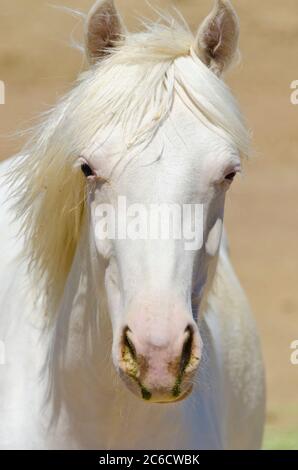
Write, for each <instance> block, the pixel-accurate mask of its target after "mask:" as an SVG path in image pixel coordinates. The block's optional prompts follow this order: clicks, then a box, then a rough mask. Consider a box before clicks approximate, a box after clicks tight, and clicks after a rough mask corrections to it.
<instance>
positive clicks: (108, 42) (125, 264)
mask: <svg viewBox="0 0 298 470" xmlns="http://www.w3.org/2000/svg"><path fill="white" fill-rule="evenodd" d="M121 29H122V26H121V21H120V20H119V18H118V16H117V12H116V10H115V7H114V4H113V2H112V0H106V1H104V2H103V1H101V0H100V1H99V2H97V3H96V5H95V7H94V9H93V10H92V11H91V13H90V15H89V18H88V27H87V37H86V39H87V41H86V42H87V52H88V57H89V59H90V61H91V62H92V63H94V62H96V61H99V60H101V58H102V55H103V54H104V53H106V52H107V49H108V47H112V46H113V45H114V40H115V39H116V40H118V41H119V38H120V37H121V34H122V33H121ZM107 32H109V34H110V35H111V37H110V38H109V37H107V36H108V34H107ZM237 39H238V23H237V19H236V16H235V13H234V10H233V9H232V7H231V5H230V3H229V2H228V1H217V2H216V6H215V8H214V10H213V12H212V13H211V15H209V17H208V18H207V19H206V20H205V22H204V23H203V24H202V26H201V28H200V29H199V32H198V36H197V38H196V40H195V44H194V45H193V52H194V51H195V52H196V53H197V55H198V56H199V57H200V59H201V61H203V62H205V64H206V65H207V66H208V67H209V68H210V69H212V71H213V72H214V74H216V75H220V73H221V72H222V71H223V70H224V69H225V68H226V67H227V66H228V65H229V63H230V62H231V61H232V59H233V56H234V55H235V52H236V49H237ZM195 52H194V53H195ZM179 61H180V66H181V67H182V68H183V69H185V68H187V67H190V64H193V58H191V57H190V56H189V57H180V58H179V59H177V60H176V63H177V66H178V65H179ZM182 62H183V63H182ZM129 73H130V69H129V68H128V69H127V74H129ZM148 73H151V70H149V71H148ZM211 75H212V74H211ZM189 76H190V77H191V76H192V71H191V70H189ZM209 78H210V75H209ZM211 78H212V77H211ZM125 80H127V83H129V77H125ZM144 80H146V79H145V76H144ZM214 80H217V79H215V77H214ZM139 86H140V85H139ZM164 92H165V91H164ZM174 92H175V91H174V89H173V93H174ZM158 93H160V90H159V92H158ZM120 99H121V97H120ZM144 99H145V95H144ZM129 105H130V103H127V106H129ZM111 111H112V110H111ZM135 112H136V115H135V116H130V119H131V120H132V121H133V120H134V119H135V120H136V121H138V120H139V119H140V116H139V115H138V110H137V109H136V110H135ZM124 114H125V113H124ZM151 118H152V119H153V120H154V119H156V121H158V122H159V126H157V127H156V132H154V134H153V136H151V138H150V140H149V141H147V143H146V145H142V142H138V143H137V144H136V143H135V142H128V141H127V133H126V132H124V130H123V127H124V126H122V125H121V124H122V123H121V122H120V123H119V125H118V127H113V128H107V129H106V131H105V132H103V131H101V132H100V134H99V135H97V136H96V137H95V138H94V141H93V142H92V143H91V144H90V146H89V147H88V148H86V149H85V151H84V153H83V155H82V157H81V165H82V170H83V172H84V174H85V175H86V177H87V178H88V180H89V181H90V188H89V189H90V190H89V206H90V216H91V217H90V220H91V227H92V231H93V234H94V239H95V245H96V248H97V251H98V255H99V256H100V257H101V258H102V259H104V260H105V265H106V270H105V289H106V292H107V300H108V307H109V312H110V317H111V321H112V326H113V360H114V364H115V366H116V368H117V370H118V372H119V374H120V376H121V377H122V378H123V379H124V381H125V383H126V385H127V386H128V387H129V388H130V390H131V391H132V392H134V393H135V394H136V395H138V396H139V397H142V398H143V399H145V400H148V401H151V402H152V401H154V402H172V401H176V400H180V399H183V398H184V397H186V396H187V395H188V394H189V393H190V391H191V389H192V384H193V378H194V374H195V373H196V370H197V369H198V366H199V363H200V360H201V356H202V341H201V338H200V333H199V329H198V323H197V316H198V314H199V309H200V306H201V305H202V302H203V299H204V293H205V292H206V286H207V285H208V281H210V279H211V278H212V273H213V272H214V268H215V264H216V258H217V253H218V250H219V246H220V239H221V232H222V220H223V212H224V200H225V193H226V190H227V188H228V187H229V185H230V183H231V181H232V179H233V177H234V176H235V174H236V172H237V171H238V170H239V157H238V155H237V151H236V150H235V148H234V146H233V145H232V144H231V143H228V140H227V139H224V138H223V137H222V136H220V134H219V133H216V132H215V131H214V130H212V125H210V126H209V127H208V125H206V122H204V119H201V120H199V119H198V118H197V117H196V116H195V115H194V114H193V113H192V112H191V111H190V109H189V107H187V106H186V104H185V102H184V100H183V98H182V97H181V95H180V94H177V95H176V93H175V99H174V100H173V103H172V106H171V109H170V111H169V113H168V115H167V117H166V119H162V120H161V119H160V116H156V117H154V116H153V117H152V116H151ZM147 121H148V122H149V118H148V119H147V120H146V119H143V117H142V123H141V124H142V125H146V124H147V125H148V122H147ZM126 124H127V122H126ZM141 124H140V125H141ZM133 125H134V123H132V127H133ZM126 127H127V126H126ZM161 204H164V205H165V206H166V208H167V209H168V210H169V211H170V213H173V212H171V211H172V210H173V206H175V210H174V212H175V211H176V210H177V208H180V209H181V208H182V207H184V206H186V207H188V208H189V210H188V211H187V209H186V210H185V212H180V215H179V216H178V217H176V218H175V216H174V219H175V220H174V221H173V220H172V219H171V221H169V222H168V225H167V227H166V229H168V228H169V226H171V227H172V231H171V230H169V231H167V230H166V232H167V235H168V236H166V237H164V236H163V235H161V233H163V229H164V228H165V227H164V225H165V224H166V220H167V218H166V216H165V215H164V213H163V212H162V215H159V218H158V217H157V219H156V213H155V216H153V217H151V216H152V213H151V212H152V210H153V208H154V207H155V209H157V207H156V206H160V205H161ZM190 206H191V208H192V210H191V209H190ZM196 208H197V209H198V212H196ZM202 208H203V210H202ZM167 214H168V212H167ZM175 214H176V216H177V212H175ZM193 214H194V215H193ZM198 214H200V217H197V215H198ZM103 218H105V220H104V222H103ZM198 219H199V221H198ZM107 226H109V228H108V229H107V230H106V232H105V233H106V235H107V236H104V234H103V232H104V231H103V227H106V228H107ZM182 226H183V227H184V228H185V226H186V227H187V228H186V232H187V233H186V232H185V231H183V229H182ZM158 227H159V228H160V227H161V231H158V230H157V228H158ZM173 227H174V228H173ZM177 233H178V236H177ZM190 233H191V234H193V240H192V241H193V243H187V242H189V241H190V239H189V237H188V236H187V234H190ZM194 301H195V302H194Z"/></svg>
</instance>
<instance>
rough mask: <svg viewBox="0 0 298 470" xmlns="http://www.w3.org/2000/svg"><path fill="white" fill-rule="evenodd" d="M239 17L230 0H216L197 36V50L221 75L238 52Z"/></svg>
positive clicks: (209, 65)
mask: <svg viewBox="0 0 298 470" xmlns="http://www.w3.org/2000/svg"><path fill="white" fill-rule="evenodd" d="M238 40H239V19H238V16H237V14H236V12H235V10H234V8H233V6H232V4H231V3H230V1H229V0H216V2H215V5H214V8H213V10H212V12H211V13H210V14H209V15H208V16H207V18H206V19H205V20H204V21H203V23H202V25H201V26H200V28H199V31H198V33H197V37H196V45H195V48H196V52H197V53H198V55H199V57H200V58H201V59H202V60H203V62H204V63H205V64H206V65H207V66H208V67H209V68H210V69H211V70H212V71H213V72H214V73H215V74H216V75H218V76H219V75H221V73H222V72H224V71H225V70H226V69H227V68H228V67H229V65H230V64H231V63H232V62H233V60H234V59H235V57H236V56H237V52H238Z"/></svg>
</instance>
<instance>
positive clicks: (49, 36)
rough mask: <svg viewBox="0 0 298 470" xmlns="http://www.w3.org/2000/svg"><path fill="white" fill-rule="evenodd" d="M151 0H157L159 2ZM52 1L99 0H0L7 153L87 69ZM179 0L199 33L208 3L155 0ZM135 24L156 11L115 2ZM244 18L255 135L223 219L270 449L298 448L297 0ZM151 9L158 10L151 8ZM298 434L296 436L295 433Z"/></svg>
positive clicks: (241, 79)
mask: <svg viewBox="0 0 298 470" xmlns="http://www.w3.org/2000/svg"><path fill="white" fill-rule="evenodd" d="M152 1H153V0H152ZM49 3H52V4H56V5H57V4H58V5H61V4H63V5H65V6H68V7H73V8H78V9H81V10H83V11H87V10H88V8H89V7H90V5H91V4H92V3H93V2H92V0H55V1H53V2H48V1H44V0H0V7H1V8H0V79H1V80H2V81H4V82H5V84H6V105H2V106H0V122H1V125H0V134H1V141H0V158H1V159H4V158H6V157H7V156H9V155H11V154H13V153H14V152H15V151H17V150H18V149H19V148H20V144H21V142H22V138H16V137H15V136H14V135H13V133H14V132H15V131H16V130H19V129H22V128H24V127H28V125H29V126H31V125H32V123H33V122H34V120H35V119H36V117H37V116H38V113H40V112H41V111H44V110H45V109H47V107H48V105H49V104H53V103H54V102H55V101H56V99H57V97H58V96H60V95H61V94H62V93H63V92H65V91H66V90H67V89H68V88H69V87H70V85H71V82H72V81H73V80H74V79H75V77H76V75H77V73H78V72H79V71H80V70H81V69H82V67H83V61H82V58H81V56H80V54H79V53H78V52H76V51H75V50H72V49H71V48H70V47H69V40H70V36H71V35H73V37H75V38H77V39H80V38H81V31H82V28H81V25H80V21H79V20H78V19H77V18H74V17H72V16H70V15H68V14H66V13H64V12H63V11H59V10H58V9H56V8H52V7H51V6H49ZM154 3H155V4H157V5H159V6H161V7H167V6H168V5H170V4H175V5H176V6H178V7H179V9H180V10H181V11H182V12H183V14H184V15H185V17H186V19H187V20H188V21H189V23H190V25H191V27H192V28H193V29H194V30H195V29H196V28H197V26H198V24H199V22H200V20H201V19H202V18H203V16H204V14H206V13H207V12H208V11H209V8H210V5H211V1H209V0H177V1H173V2H171V1H166V0H164V1H163V0H155V1H154ZM117 4H118V6H119V7H120V9H121V11H122V14H123V17H124V18H125V20H126V22H127V25H128V27H129V28H131V29H133V28H136V21H135V16H136V14H146V15H147V16H152V11H150V9H149V8H148V6H146V2H145V0H118V1H117ZM234 5H235V6H236V8H237V10H238V13H239V15H240V19H241V25H242V36H241V49H242V57H243V60H242V64H241V65H240V67H238V68H237V70H235V71H233V72H231V73H230V74H229V77H228V81H229V83H230V84H231V86H232V88H233V90H234V91H235V94H236V95H237V97H238V98H239V100H240V102H241V104H242V108H243V110H244V112H245V114H246V116H247V119H248V122H249V124H250V127H251V128H252V130H253V133H254V142H255V149H256V156H255V157H254V158H253V159H252V160H251V161H250V162H248V163H247V165H246V171H245V177H244V178H243V179H242V180H239V181H238V182H236V183H235V185H234V187H233V189H232V191H231V192H230V195H229V197H228V202H227V214H226V221H227V227H228V231H229V236H230V241H231V247H232V256H233V260H234V263H235V266H236V268H237V271H238V273H239V275H240V278H241V280H242V283H243V285H244V287H245V289H246V291H247V293H248V296H249V298H250V302H251V305H252V307H253V309H254V312H255V315H256V318H257V322H258V325H259V329H260V333H261V337H262V343H263V350H264V356H265V361H266V368H267V384H268V412H267V414H268V419H267V422H268V427H267V435H266V443H265V445H266V446H267V447H273V448H274V447H284V448H294V447H296V448H298V366H294V365H292V364H291V363H290V353H291V351H290V344H291V342H292V341H293V340H295V339H297V340H298V321H297V320H298V318H297V317H298V256H297V255H298V247H297V237H298V205H297V203H298V200H297V199H298V184H297V171H298V160H297V148H298V129H297V127H298V126H297V124H298V105H297V106H294V105H292V104H291V102H290V94H291V90H290V84H291V82H292V81H293V80H298V61H297V55H298V2H297V0H283V1H280V0H262V1H261V2H260V1H259V0H249V1H248V0H234ZM153 16H154V15H153ZM295 433H296V434H295Z"/></svg>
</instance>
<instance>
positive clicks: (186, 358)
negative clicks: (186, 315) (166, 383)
mask: <svg viewBox="0 0 298 470" xmlns="http://www.w3.org/2000/svg"><path fill="white" fill-rule="evenodd" d="M185 332H186V333H187V338H186V340H185V341H184V344H183V348H182V354H181V361H180V374H183V372H184V371H185V369H186V368H187V366H188V364H189V363H190V359H191V353H192V345H193V334H194V333H193V328H192V327H191V326H190V325H188V326H187V327H186V329H185Z"/></svg>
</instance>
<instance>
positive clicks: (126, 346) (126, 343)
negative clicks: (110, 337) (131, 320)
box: [123, 326, 137, 361]
mask: <svg viewBox="0 0 298 470" xmlns="http://www.w3.org/2000/svg"><path fill="white" fill-rule="evenodd" d="M130 331H131V330H130V328H129V327H128V326H127V327H126V328H125V330H124V333H123V346H124V351H125V350H126V351H129V353H130V355H131V357H132V359H134V360H135V361H136V360H137V353H136V348H135V346H134V344H133V342H132V340H131V339H130V338H129V336H128V333H129V332H130Z"/></svg>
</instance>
